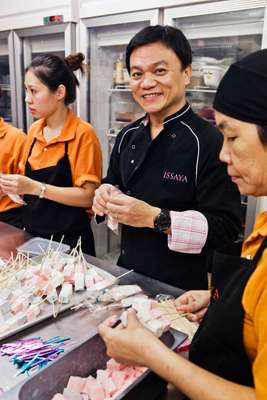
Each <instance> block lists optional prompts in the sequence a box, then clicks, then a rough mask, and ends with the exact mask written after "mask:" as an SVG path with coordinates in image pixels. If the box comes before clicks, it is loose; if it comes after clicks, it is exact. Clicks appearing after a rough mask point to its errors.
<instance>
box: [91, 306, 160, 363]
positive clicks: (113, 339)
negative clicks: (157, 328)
mask: <svg viewBox="0 0 267 400" xmlns="http://www.w3.org/2000/svg"><path fill="white" fill-rule="evenodd" d="M127 317H128V323H127V328H123V327H122V325H119V326H118V327H116V328H112V325H113V324H114V322H115V320H114V317H110V318H108V319H107V320H106V321H104V322H103V323H102V324H100V325H99V327H98V330H99V334H100V335H101V336H102V338H103V340H104V342H105V344H106V346H107V354H108V356H110V357H113V358H115V360H116V361H118V362H120V363H122V364H127V365H141V366H147V364H148V360H149V356H151V352H152V353H153V350H152V348H153V347H154V346H155V347H157V346H158V345H159V343H160V341H159V340H158V339H157V338H156V337H155V336H154V335H153V334H152V333H151V332H150V331H149V330H148V329H145V328H144V327H143V326H142V325H141V323H140V322H139V320H138V319H137V317H136V313H135V311H134V310H129V311H128V313H127Z"/></svg>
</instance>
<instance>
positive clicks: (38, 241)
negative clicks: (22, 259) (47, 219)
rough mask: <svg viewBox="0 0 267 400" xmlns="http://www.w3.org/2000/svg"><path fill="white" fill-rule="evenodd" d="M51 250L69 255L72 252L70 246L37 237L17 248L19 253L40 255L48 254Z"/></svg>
mask: <svg viewBox="0 0 267 400" xmlns="http://www.w3.org/2000/svg"><path fill="white" fill-rule="evenodd" d="M48 248H50V249H51V250H60V251H61V252H62V253H67V252H68V251H69V250H70V246H69V245H68V244H64V243H59V242H55V241H53V240H49V239H44V238H41V237H35V238H33V239H30V240H28V241H27V242H25V243H23V244H22V245H21V246H18V247H17V251H20V252H22V253H27V254H32V255H39V254H43V253H45V252H46V250H47V249H48Z"/></svg>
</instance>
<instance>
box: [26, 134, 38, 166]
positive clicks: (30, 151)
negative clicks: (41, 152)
mask: <svg viewBox="0 0 267 400" xmlns="http://www.w3.org/2000/svg"><path fill="white" fill-rule="evenodd" d="M35 142H36V137H35V138H34V139H33V141H32V144H31V147H30V150H29V154H28V158H27V162H28V160H29V157H30V155H31V154H32V149H33V146H34V145H35Z"/></svg>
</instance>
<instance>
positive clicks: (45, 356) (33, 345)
mask: <svg viewBox="0 0 267 400" xmlns="http://www.w3.org/2000/svg"><path fill="white" fill-rule="evenodd" d="M68 340H70V338H60V337H59V336H55V337H53V338H51V339H48V340H43V339H42V338H40V337H38V338H32V339H20V340H16V341H14V342H11V343H5V344H3V345H2V346H1V352H0V353H1V355H2V356H9V357H10V361H11V362H12V363H13V364H14V365H16V366H17V367H18V372H17V373H16V375H15V376H17V375H20V374H22V373H27V374H29V371H30V370H33V369H36V368H38V369H40V368H42V367H44V366H45V365H47V364H48V363H49V362H51V361H53V360H55V359H56V358H57V357H58V356H59V355H60V354H61V353H63V352H64V345H65V342H67V341H68Z"/></svg>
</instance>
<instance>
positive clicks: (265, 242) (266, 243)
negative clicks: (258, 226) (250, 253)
mask: <svg viewBox="0 0 267 400" xmlns="http://www.w3.org/2000/svg"><path fill="white" fill-rule="evenodd" d="M266 247H267V237H266V238H265V239H264V240H263V241H262V243H261V245H260V247H259V248H258V250H257V252H256V254H255V256H254V257H253V266H254V268H256V266H257V264H258V262H259V260H260V258H261V256H262V253H263V252H264V250H265V248H266Z"/></svg>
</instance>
